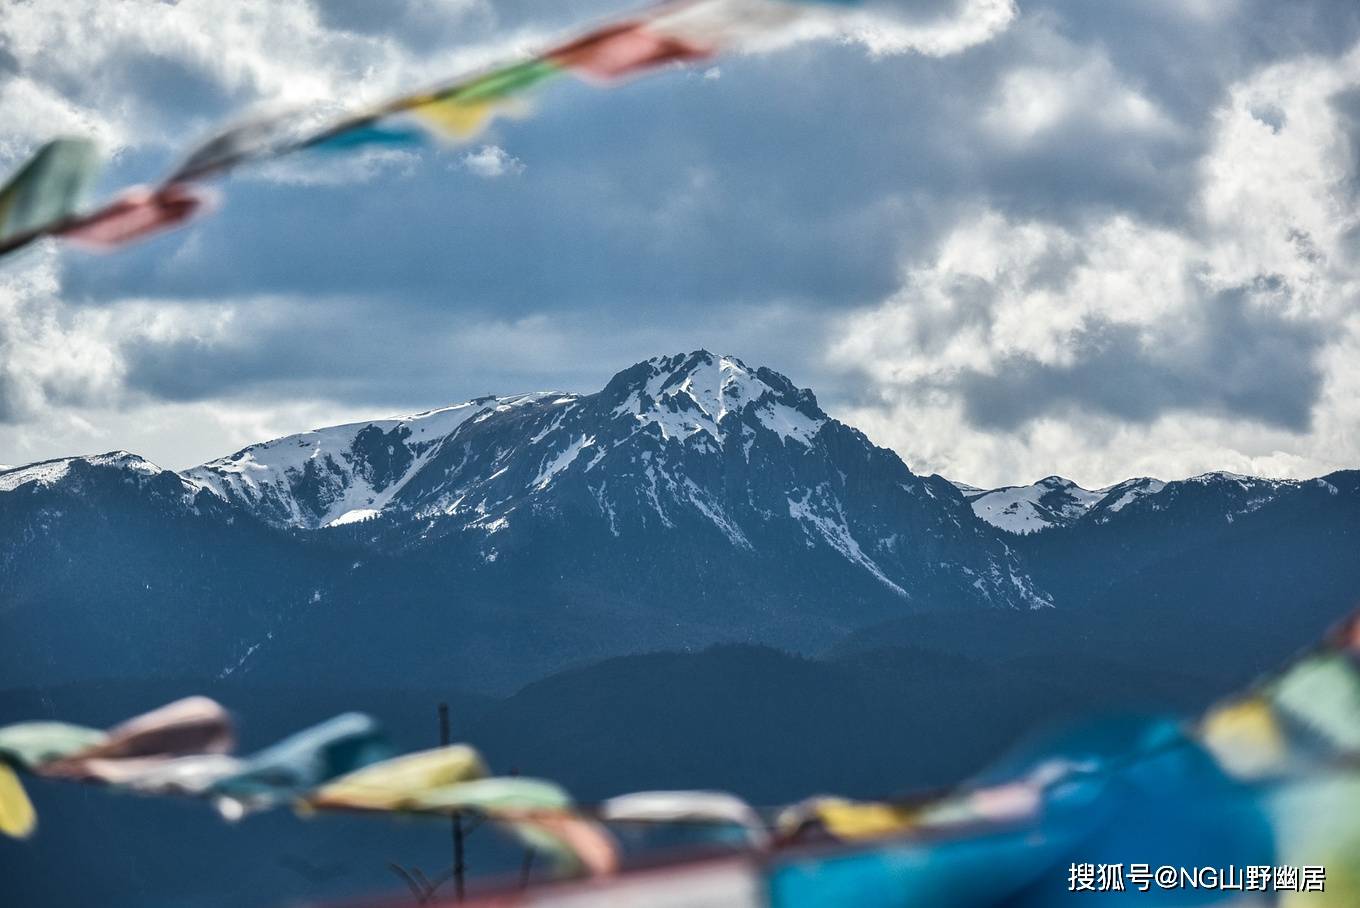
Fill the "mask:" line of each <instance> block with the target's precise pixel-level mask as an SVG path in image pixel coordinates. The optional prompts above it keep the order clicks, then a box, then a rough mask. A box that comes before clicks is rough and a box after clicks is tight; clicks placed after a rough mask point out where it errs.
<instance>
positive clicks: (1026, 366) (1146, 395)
mask: <svg viewBox="0 0 1360 908" xmlns="http://www.w3.org/2000/svg"><path fill="white" fill-rule="evenodd" d="M1279 291H1280V287H1279V286H1278V284H1277V283H1276V282H1273V281H1264V282H1262V283H1261V284H1260V285H1258V286H1255V287H1239V288H1235V289H1232V290H1227V291H1223V292H1220V293H1216V294H1213V295H1212V296H1209V297H1208V298H1207V299H1205V300H1204V301H1203V304H1202V307H1201V308H1200V310H1199V311H1198V312H1196V313H1195V317H1194V319H1193V320H1192V321H1191V323H1190V324H1188V325H1177V326H1176V327H1175V329H1174V330H1167V328H1166V327H1157V328H1147V327H1138V326H1133V325H1120V324H1112V323H1110V322H1106V321H1092V322H1090V323H1088V324H1086V325H1085V326H1084V327H1083V329H1082V330H1081V331H1080V332H1078V333H1077V335H1076V336H1075V337H1074V338H1072V340H1071V342H1070V343H1069V344H1068V345H1067V349H1068V354H1069V355H1070V356H1071V358H1072V361H1071V362H1070V363H1064V364H1062V365H1050V364H1046V363H1041V362H1038V361H1037V360H1034V359H1032V358H1011V359H1008V360H1003V361H1002V362H1001V363H999V364H998V367H997V370H996V372H995V373H994V374H982V373H979V372H966V373H965V374H963V375H962V376H960V378H959V379H958V380H957V384H956V388H957V390H958V391H959V392H960V393H961V394H962V397H963V400H964V402H965V406H966V408H967V413H968V416H969V418H970V419H971V420H972V421H973V422H974V423H975V424H976V425H979V426H982V427H985V428H991V429H1002V430H1008V431H1009V430H1014V429H1017V428H1019V427H1020V426H1022V425H1024V424H1025V423H1027V422H1029V421H1031V420H1033V419H1035V418H1037V417H1040V416H1045V415H1049V414H1062V413H1065V412H1071V411H1073V410H1075V411H1078V412H1087V413H1097V414H1100V415H1104V416H1112V417H1115V418H1116V419H1119V420H1123V421H1127V422H1134V423H1147V422H1151V421H1152V420H1154V419H1156V418H1157V417H1158V416H1161V415H1162V414H1163V413H1166V412H1175V411H1191V412H1202V413H1207V414H1214V415H1220V416H1228V417H1233V418H1238V419H1247V420H1252V421H1255V422H1259V423H1263V424H1266V425H1270V426H1275V427H1279V428H1282V429H1288V430H1291V431H1295V432H1303V431H1306V430H1307V429H1308V428H1309V425H1310V420H1311V415H1312V406H1313V403H1314V402H1315V401H1316V399H1317V396H1318V393H1319V390H1320V388H1321V384H1322V372H1321V369H1320V368H1319V366H1318V364H1317V361H1316V358H1317V353H1318V352H1319V351H1320V350H1321V348H1322V345H1323V342H1324V341H1325V339H1326V336H1325V333H1324V331H1323V329H1322V327H1321V326H1320V325H1317V324H1314V323H1306V322H1297V321H1291V320H1289V319H1287V318H1284V317H1282V316H1281V315H1280V314H1279V312H1278V310H1279V307H1278V306H1275V305H1261V304H1260V301H1259V300H1258V298H1257V297H1258V296H1259V295H1266V296H1274V295H1275V294H1278V293H1279Z"/></svg>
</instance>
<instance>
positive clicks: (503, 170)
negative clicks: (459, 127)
mask: <svg viewBox="0 0 1360 908" xmlns="http://www.w3.org/2000/svg"><path fill="white" fill-rule="evenodd" d="M460 161H461V163H462V165H463V168H464V169H466V170H467V171H468V172H470V173H473V174H475V175H477V176H479V177H482V178H483V179H487V180H494V179H496V178H498V177H503V176H514V175H516V174H521V173H523V172H524V162H523V161H521V160H520V159H519V158H517V157H515V156H514V155H512V154H510V153H509V152H508V151H506V150H505V149H504V148H501V147H500V146H499V145H483V146H482V147H481V148H478V149H476V150H474V151H469V152H467V153H466V154H464V155H463V157H462V158H461V159H460Z"/></svg>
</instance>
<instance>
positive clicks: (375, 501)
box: [182, 391, 571, 529]
mask: <svg viewBox="0 0 1360 908" xmlns="http://www.w3.org/2000/svg"><path fill="white" fill-rule="evenodd" d="M547 397H557V398H559V401H566V402H569V401H570V400H571V398H569V397H568V398H562V397H561V395H560V392H555V391H554V392H548V391H544V392H539V393H535V394H521V395H516V396H513V397H500V398H481V399H478V400H474V401H469V402H467V403H462V404H456V405H454V406H450V407H441V408H439V409H436V410H427V411H425V412H423V413H416V414H414V415H412V416H402V417H395V418H392V419H379V420H373V421H371V422H360V423H350V424H348V425H342V426H332V427H329V428H324V429H316V430H314V431H311V432H303V433H301V434H298V435H289V436H286V437H284V438H279V439H275V440H274V441H269V442H264V443H263V444H257V445H252V446H250V447H248V448H245V449H243V450H241V451H238V452H236V453H235V454H232V455H231V456H229V457H224V458H221V459H219V460H214V461H211V462H209V463H205V464H203V465H202V466H199V467H194V468H193V469H190V470H186V471H185V472H184V473H183V474H182V475H184V476H185V477H187V478H189V479H192V480H194V481H197V482H200V483H202V484H203V485H204V486H206V487H207V488H209V489H210V490H211V491H213V492H214V493H216V494H217V495H218V496H219V497H221V498H223V499H224V500H226V501H228V502H233V503H238V504H243V505H245V506H247V507H249V508H251V509H252V510H254V511H256V512H257V513H259V514H260V515H261V516H263V517H264V518H265V519H266V520H269V521H270V522H272V523H277V524H281V525H285V526H293V527H299V528H306V529H316V528H318V527H324V526H343V525H345V524H347V523H354V522H357V521H360V520H366V519H370V518H372V517H376V516H377V515H379V514H381V513H382V511H383V509H384V508H386V507H387V506H388V504H389V503H391V501H392V500H393V498H394V497H395V496H396V495H397V494H398V493H399V492H400V491H401V490H402V488H403V487H404V486H405V485H406V484H407V482H409V481H410V479H411V478H412V477H413V476H415V475H416V474H417V473H419V472H420V470H421V468H422V467H424V466H425V464H426V463H427V462H428V461H429V460H430V459H431V458H432V457H434V456H435V455H436V454H438V452H439V451H440V450H441V448H442V446H443V444H444V443H445V442H446V441H447V440H448V439H449V438H450V437H451V436H452V435H453V434H454V433H455V432H456V431H457V429H458V428H459V427H460V426H462V425H463V424H464V423H466V422H468V421H469V420H471V419H473V418H476V417H483V416H486V415H490V414H492V413H504V412H508V411H510V410H513V409H514V408H516V407H521V406H524V405H527V404H531V403H535V402H537V401H540V400H543V399H544V398H547Z"/></svg>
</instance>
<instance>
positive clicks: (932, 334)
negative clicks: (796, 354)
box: [828, 48, 1360, 484]
mask: <svg viewBox="0 0 1360 908" xmlns="http://www.w3.org/2000/svg"><path fill="white" fill-rule="evenodd" d="M1358 86H1360V48H1357V49H1356V50H1355V51H1353V52H1352V53H1351V54H1349V55H1348V56H1346V57H1344V58H1342V59H1340V60H1326V59H1319V58H1307V59H1302V60H1296V61H1293V62H1290V63H1287V64H1282V65H1277V66H1273V67H1271V68H1269V69H1266V70H1264V71H1261V72H1259V73H1257V74H1256V75H1254V76H1253V77H1251V78H1250V79H1248V80H1246V81H1244V82H1243V83H1241V84H1239V85H1236V86H1234V87H1233V89H1232V91H1231V92H1230V94H1229V96H1228V99H1227V102H1226V103H1225V104H1224V105H1223V107H1222V108H1221V109H1220V110H1219V111H1218V112H1217V114H1216V115H1215V117H1214V121H1213V124H1212V132H1211V136H1212V141H1211V143H1210V145H1209V147H1208V150H1207V151H1206V153H1205V155H1204V156H1203V159H1202V160H1201V162H1200V167H1199V171H1198V173H1199V189H1198V193H1197V196H1196V198H1195V199H1194V200H1193V204H1192V206H1191V207H1192V213H1193V220H1192V223H1191V224H1189V225H1188V226H1186V227H1185V228H1183V229H1180V228H1178V229H1171V228H1168V227H1159V226H1156V225H1152V224H1147V223H1142V222H1139V221H1137V220H1134V219H1132V218H1130V217H1129V216H1127V215H1122V214H1121V215H1110V216H1106V217H1102V218H1098V219H1096V220H1095V221H1093V222H1091V223H1089V224H1086V225H1084V226H1080V227H1064V226H1059V225H1056V224H1053V223H1049V222H1045V221H1042V220H1038V219H1018V218H1016V217H1014V216H1007V215H1005V214H1003V213H1001V212H1000V211H998V210H996V209H994V208H992V207H990V206H986V205H983V206H981V207H979V208H976V209H974V210H972V211H970V212H969V213H967V214H966V215H964V216H963V217H961V218H960V219H959V221H958V222H957V223H956V224H955V226H954V227H953V229H952V230H951V231H950V232H949V233H948V234H947V235H946V236H945V238H944V240H943V241H942V242H941V243H940V245H939V247H938V248H937V249H936V250H935V251H934V253H933V254H932V255H930V256H928V257H927V258H926V259H925V260H924V261H921V262H920V263H918V264H914V265H912V266H910V267H908V268H907V269H906V270H905V272H904V276H903V283H902V288H901V290H900V291H898V292H897V293H896V294H894V295H893V296H892V297H891V298H889V299H888V300H885V301H884V302H883V303H881V304H879V305H877V306H874V307H872V308H869V309H866V310H864V311H861V312H860V313H858V314H857V315H856V316H855V317H854V318H852V319H851V320H850V321H849V323H848V324H847V325H846V326H845V328H844V329H843V331H842V332H841V334H840V336H839V337H838V338H837V339H836V341H835V342H834V344H833V345H832V347H831V349H830V352H829V354H828V359H829V361H830V362H831V363H832V364H833V365H834V366H836V367H838V368H841V369H844V370H847V371H850V372H854V373H859V374H861V375H863V376H864V377H865V378H867V379H868V380H869V382H870V386H871V392H872V394H873V395H874V396H876V397H877V398H878V400H877V402H874V403H869V404H866V405H863V406H860V407H858V408H855V409H854V410H852V411H851V412H849V413H847V414H846V415H847V416H849V417H850V418H851V419H852V420H854V421H856V422H858V423H859V424H860V425H861V426H862V427H864V428H865V429H866V431H869V433H870V434H871V435H873V436H874V437H875V438H876V439H877V440H878V441H879V442H880V443H886V444H889V445H892V446H894V447H896V448H897V449H898V450H899V451H900V452H902V453H903V455H904V456H905V457H906V458H907V459H908V462H909V463H911V464H912V465H913V466H914V467H917V468H920V469H924V470H929V471H939V472H942V473H944V474H946V475H949V476H951V477H956V478H959V479H963V480H966V481H968V482H974V483H980V484H1001V483H1005V482H1019V481H1030V480H1032V479H1034V478H1036V477H1038V476H1042V475H1045V474H1048V473H1052V472H1061V473H1064V474H1067V475H1071V476H1073V477H1074V478H1076V479H1078V480H1080V481H1084V482H1087V483H1091V484H1103V483H1108V482H1113V481H1116V480H1119V479H1122V478H1124V477H1126V476H1129V475H1137V474H1147V473H1151V474H1157V475H1161V476H1163V477H1166V478H1174V477H1178V476H1182V475H1188V474H1190V473H1194V472H1201V471H1204V470H1208V469H1237V470H1240V471H1242V472H1262V473H1268V474H1276V475H1290V476H1302V475H1314V474H1317V473H1320V472H1325V471H1327V470H1330V469H1336V468H1340V467H1342V466H1354V465H1355V464H1356V463H1358V462H1360V434H1358V433H1357V429H1356V427H1357V426H1358V425H1360V395H1357V393H1356V392H1357V390H1360V316H1357V314H1356V310H1355V302H1356V300H1357V298H1360V262H1358V261H1357V257H1356V248H1355V243H1354V235H1355V231H1356V229H1357V227H1360V216H1358V215H1357V209H1356V206H1355V189H1354V179H1355V172H1354V168H1355V158H1354V157H1353V155H1354V149H1353V148H1352V146H1351V142H1350V139H1349V137H1348V136H1347V134H1346V132H1345V129H1344V123H1343V122H1342V121H1341V119H1340V116H1339V114H1338V112H1337V110H1336V109H1335V107H1334V103H1333V102H1334V99H1335V97H1336V95H1337V93H1338V92H1340V91H1342V90H1344V89H1348V88H1355V87H1358ZM1076 96H1077V99H1078V100H1080V98H1081V91H1080V89H1079V90H1078V91H1077V92H1076ZM1067 100H1068V101H1070V100H1071V99H1070V98H1068V99H1067ZM1087 100H1088V101H1092V102H1093V103H1094V101H1095V100H1096V98H1095V96H1092V97H1090V98H1088V99H1087ZM1065 103H1066V102H1065ZM1267 105H1268V106H1269V107H1270V108H1271V109H1273V110H1277V111H1278V112H1279V113H1280V116H1279V117H1278V118H1271V119H1272V120H1274V121H1275V122H1266V121H1263V120H1262V119H1260V117H1259V111H1260V110H1261V109H1262V107H1263V106H1267ZM1046 116H1047V115H1046V114H1045V115H1044V116H1038V115H1035V116H1034V117H1031V118H1029V119H1028V120H1027V121H1026V122H1027V123H1028V124H1029V125H1031V126H1034V125H1036V124H1038V123H1039V122H1040V121H1042V120H1044V119H1045V118H1046ZM1021 119H1025V117H1024V116H1021ZM1233 288H1247V290H1246V291H1245V296H1244V302H1243V303H1242V306H1243V311H1244V312H1245V313H1247V314H1246V316H1245V317H1246V318H1248V319H1251V318H1255V317H1260V318H1262V319H1264V320H1265V321H1262V322H1261V324H1262V325H1268V326H1279V327H1280V328H1281V330H1284V331H1292V330H1294V329H1297V330H1298V331H1299V332H1300V336H1302V337H1314V336H1315V337H1318V338H1321V340H1320V341H1319V342H1318V344H1317V346H1316V348H1308V349H1307V350H1306V351H1305V353H1306V355H1307V356H1309V357H1314V356H1315V357H1316V360H1317V361H1316V363H1315V364H1314V363H1311V362H1310V363H1306V364H1300V369H1301V371H1305V372H1306V371H1307V369H1308V368H1309V367H1312V366H1314V365H1315V367H1316V369H1317V370H1318V371H1319V372H1320V373H1321V381H1320V383H1319V385H1318V391H1317V399H1316V401H1315V402H1314V403H1313V406H1312V408H1311V412H1310V413H1308V414H1306V415H1304V416H1303V417H1302V418H1301V422H1302V423H1304V425H1303V426H1302V427H1300V426H1297V425H1284V424H1282V422H1281V421H1280V420H1278V419H1277V420H1272V419H1265V418H1263V419H1252V418H1249V417H1246V418H1244V417H1243V415H1242V413H1241V412H1238V413H1234V414H1225V413H1224V412H1222V406H1220V405H1219V404H1220V403H1221V401H1222V400H1223V399H1230V398H1231V397H1232V396H1233V395H1234V394H1235V393H1237V392H1238V390H1239V389H1240V388H1241V387H1247V388H1250V387H1258V386H1265V385H1268V384H1269V383H1270V382H1271V381H1272V376H1269V375H1265V376H1262V375H1250V374H1243V373H1242V372H1240V371H1238V370H1241V369H1243V368H1250V366H1251V364H1252V361H1251V360H1250V359H1247V360H1246V361H1237V360H1233V359H1232V356H1231V351H1232V350H1233V349H1238V350H1240V349H1242V345H1241V344H1239V343H1238V340H1239V339H1237V338H1223V337H1215V336H1214V332H1215V331H1216V330H1219V327H1220V326H1218V325H1216V324H1215V323H1214V321H1213V318H1212V309H1213V306H1214V301H1215V300H1216V299H1218V298H1219V297H1218V296H1216V295H1217V294H1222V293H1224V292H1228V291H1232V290H1233ZM1092 326H1106V327H1111V326H1112V327H1114V328H1115V329H1118V330H1123V331H1125V332H1126V334H1127V336H1130V337H1135V338H1138V344H1139V356H1140V363H1141V367H1142V368H1145V369H1147V370H1152V371H1153V372H1156V371H1157V370H1166V371H1167V372H1172V371H1174V370H1175V369H1178V368H1182V369H1184V370H1185V371H1184V375H1186V376H1189V377H1191V378H1194V379H1195V382H1192V383H1191V384H1190V386H1187V387H1186V388H1185V390H1184V393H1183V394H1182V395H1181V398H1180V400H1178V401H1170V402H1168V403H1166V404H1165V405H1160V406H1158V407H1157V408H1156V410H1157V413H1156V414H1155V418H1152V419H1150V420H1146V419H1122V418H1120V417H1119V415H1118V414H1117V412H1111V411H1110V410H1102V409H1101V408H1099V407H1090V406H1080V405H1071V406H1066V407H1058V406H1055V407H1051V408H1048V409H1047V410H1044V411H1042V412H1040V413H1038V415H1035V416H1033V417H1028V418H1026V419H1024V420H1023V421H1021V422H1022V424H1021V425H1019V426H1018V427H1017V428H1014V429H1012V430H998V429H997V427H996V426H994V425H979V424H978V420H977V419H976V418H975V416H976V414H974V413H971V412H970V410H969V407H968V405H967V399H966V390H965V388H964V385H965V384H966V382H965V381H964V379H965V378H966V377H968V376H983V377H984V378H988V379H990V380H992V381H993V383H994V384H997V385H1000V386H1004V384H1005V383H1006V382H1007V381H1008V379H1009V377H1010V376H1011V375H1012V374H1013V371H1014V368H1015V364H1016V363H1017V362H1024V363H1030V364H1038V366H1039V367H1048V368H1051V369H1052V370H1054V374H1058V375H1062V374H1071V375H1073V376H1077V377H1079V376H1080V375H1081V374H1082V373H1081V372H1080V370H1074V371H1071V372H1070V373H1065V372H1064V371H1063V370H1064V369H1068V368H1070V367H1071V366H1072V365H1073V363H1074V362H1075V361H1076V360H1077V359H1078V358H1079V357H1082V356H1085V355H1088V354H1089V352H1090V351H1089V349H1088V347H1086V346H1083V344H1082V341H1083V339H1084V338H1085V337H1086V335H1088V334H1089V332H1090V330H1091V329H1092ZM1247 340H1248V341H1249V340H1250V338H1248V339H1247ZM1265 342H1266V343H1269V342H1270V339H1269V338H1267V339H1266V341H1265ZM1234 345H1235V346H1234ZM1224 346H1226V347H1227V348H1228V350H1229V354H1228V356H1227V357H1226V361H1225V358H1224V357H1222V356H1219V354H1218V353H1217V352H1216V351H1218V350H1220V349H1222V348H1223V347H1224ZM1206 351H1207V352H1206ZM1195 357H1199V358H1200V360H1202V362H1196V363H1195V365H1194V366H1193V367H1188V368H1187V367H1186V366H1185V363H1186V362H1187V361H1188V360H1193V359H1194V358H1195ZM1267 362H1276V363H1277V362H1278V361H1274V360H1267ZM1153 378H1154V383H1155V380H1159V379H1160V376H1156V375H1154V376H1153ZM1292 378H1293V377H1292V376H1290V377H1288V378H1286V377H1285V376H1281V377H1280V381H1282V382H1283V381H1286V380H1292ZM1196 382H1198V383H1199V384H1201V385H1203V384H1218V385H1221V386H1222V387H1220V388H1216V389H1213V390H1212V392H1211V393H1203V392H1204V391H1205V389H1204V388H1203V387H1195V386H1194V384H1195V383H1196ZM1080 391H1081V389H1075V390H1074V391H1073V392H1072V394H1071V398H1072V400H1075V401H1080V400H1081V399H1082V394H1081V393H1080ZM1201 401H1204V402H1207V403H1205V405H1204V406H1196V402H1201ZM1241 405H1242V406H1244V407H1248V408H1249V407H1250V406H1251V404H1250V402H1245V403H1243V404H1241Z"/></svg>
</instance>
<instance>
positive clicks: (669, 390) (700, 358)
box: [604, 350, 826, 447]
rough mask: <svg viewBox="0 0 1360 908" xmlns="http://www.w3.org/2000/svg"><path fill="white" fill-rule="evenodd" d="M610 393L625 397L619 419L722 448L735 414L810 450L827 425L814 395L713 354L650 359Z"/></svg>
mask: <svg viewBox="0 0 1360 908" xmlns="http://www.w3.org/2000/svg"><path fill="white" fill-rule="evenodd" d="M604 393H605V395H606V396H612V397H614V398H618V399H619V402H618V404H617V405H616V406H615V407H614V409H613V412H614V415H616V416H631V417H632V418H633V419H635V420H636V421H637V422H638V423H639V424H641V425H654V426H656V427H657V428H658V429H659V430H660V432H661V435H662V437H663V438H668V439H669V438H678V439H681V440H684V439H687V438H690V437H691V436H693V435H695V434H697V433H699V432H704V433H707V434H708V435H709V436H710V437H711V438H712V439H713V440H714V441H716V442H718V443H719V444H720V445H721V444H723V443H724V442H725V441H726V438H727V435H726V432H725V430H724V428H723V427H724V424H725V423H726V421H727V420H728V418H729V416H734V415H736V416H740V415H743V414H745V413H747V412H748V411H749V412H750V413H751V414H752V415H753V416H754V417H755V418H756V419H757V420H759V421H760V423H761V424H762V425H764V426H765V427H766V428H768V429H770V430H771V431H773V432H775V433H776V434H777V435H779V436H780V437H781V438H784V439H792V440H794V441H796V442H798V443H800V444H802V445H803V446H804V447H806V446H808V445H810V444H811V440H812V437H813V436H814V435H815V434H816V433H817V431H818V430H819V429H820V428H821V427H822V426H823V425H824V424H825V423H826V414H824V413H822V411H821V410H820V409H818V407H817V401H816V398H815V397H813V396H812V394H811V392H808V391H800V390H799V389H798V388H795V387H794V386H793V384H792V383H791V382H789V380H788V379H786V378H785V377H784V376H782V375H780V374H779V373H777V372H772V371H771V370H769V369H763V368H761V369H751V368H749V367H748V366H747V365H746V364H745V363H743V362H742V361H741V360H739V359H737V358H736V357H734V356H715V355H713V354H712V353H709V352H708V351H707V350H697V351H695V352H693V353H690V354H678V355H675V356H659V357H654V358H652V359H649V360H646V361H645V362H642V363H639V364H638V365H636V366H634V367H633V368H632V369H628V370H626V371H624V372H622V373H620V374H619V375H618V376H617V377H616V378H615V380H614V381H613V382H611V383H610V385H609V387H607V388H606V389H605V391H604Z"/></svg>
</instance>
